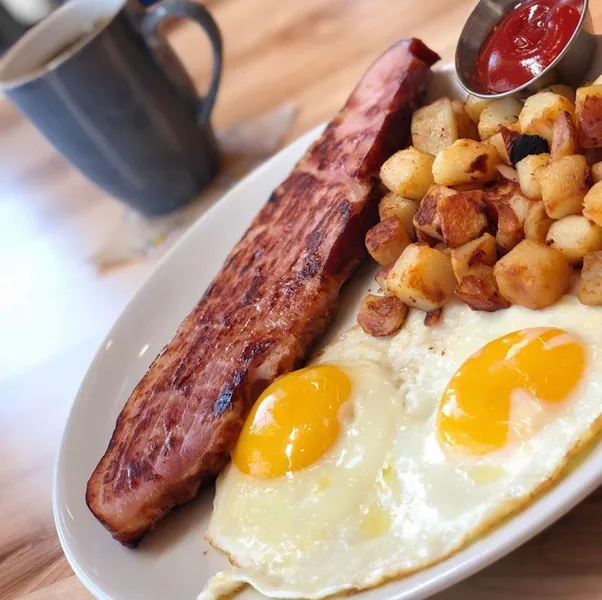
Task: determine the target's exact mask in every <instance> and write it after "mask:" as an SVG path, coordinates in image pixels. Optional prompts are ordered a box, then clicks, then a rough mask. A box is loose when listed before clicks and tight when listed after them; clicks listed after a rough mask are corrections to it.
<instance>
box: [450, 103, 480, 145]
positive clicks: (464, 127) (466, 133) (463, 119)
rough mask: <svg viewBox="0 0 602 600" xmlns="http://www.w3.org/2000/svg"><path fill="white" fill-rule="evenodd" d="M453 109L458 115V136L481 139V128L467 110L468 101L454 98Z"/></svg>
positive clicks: (456, 115)
mask: <svg viewBox="0 0 602 600" xmlns="http://www.w3.org/2000/svg"><path fill="white" fill-rule="evenodd" d="M452 109H453V111H454V115H455V117H456V126H457V127H458V137H459V138H464V139H468V140H478V139H479V129H478V127H477V125H476V123H474V122H473V121H472V119H471V118H470V117H469V116H468V113H467V112H466V103H465V102H462V101H460V100H452Z"/></svg>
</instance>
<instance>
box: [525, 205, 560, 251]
mask: <svg viewBox="0 0 602 600" xmlns="http://www.w3.org/2000/svg"><path fill="white" fill-rule="evenodd" d="M553 222H554V219H550V217H548V213H547V212H546V207H545V206H544V203H543V202H541V201H540V202H533V203H532V204H531V206H530V208H529V211H528V212H527V216H526V217H525V223H524V225H523V229H524V231H525V239H527V240H532V241H534V242H539V243H540V244H545V242H546V237H547V235H548V230H549V229H550V225H552V223H553Z"/></svg>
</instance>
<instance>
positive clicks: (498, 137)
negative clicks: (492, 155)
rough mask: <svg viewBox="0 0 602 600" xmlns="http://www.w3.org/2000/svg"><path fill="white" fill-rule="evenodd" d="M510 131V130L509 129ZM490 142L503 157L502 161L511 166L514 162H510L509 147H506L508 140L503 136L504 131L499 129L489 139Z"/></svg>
mask: <svg viewBox="0 0 602 600" xmlns="http://www.w3.org/2000/svg"><path fill="white" fill-rule="evenodd" d="M508 131H510V130H509V129H508ZM487 143H488V144H491V145H492V146H493V147H494V148H495V149H496V150H497V153H498V154H499V155H500V158H501V159H502V162H503V163H504V164H506V165H508V166H510V165H511V164H512V163H511V162H510V156H509V155H508V148H507V147H506V142H505V141H504V137H503V136H502V132H501V131H498V132H497V133H494V134H493V135H492V136H491V137H490V138H489V139H488V140H487Z"/></svg>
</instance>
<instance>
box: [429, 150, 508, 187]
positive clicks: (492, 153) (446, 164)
mask: <svg viewBox="0 0 602 600" xmlns="http://www.w3.org/2000/svg"><path fill="white" fill-rule="evenodd" d="M500 162H501V158H500V155H499V154H498V152H497V150H496V149H495V148H494V147H493V146H492V145H491V144H487V143H484V142H475V141H474V140H457V141H456V142H454V143H453V144H452V145H451V146H448V147H447V148H444V149H443V150H441V152H439V154H437V156H436V157H435V160H434V162H433V178H434V180H435V183H437V184H439V185H446V186H454V185H462V184H467V183H475V182H482V183H483V182H486V181H493V180H494V179H495V178H496V175H497V170H496V168H495V167H496V166H497V165H498V164H499V163H500Z"/></svg>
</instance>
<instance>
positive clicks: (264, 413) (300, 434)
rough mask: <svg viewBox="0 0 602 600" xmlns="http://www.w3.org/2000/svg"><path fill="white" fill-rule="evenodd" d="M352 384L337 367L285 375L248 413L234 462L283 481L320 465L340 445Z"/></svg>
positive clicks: (247, 470) (243, 468)
mask: <svg viewBox="0 0 602 600" xmlns="http://www.w3.org/2000/svg"><path fill="white" fill-rule="evenodd" d="M350 394H351V383H350V381H349V378H348V377H347V375H346V374H345V372H344V371H342V370H341V369H340V368H338V367H335V366H333V365H319V366H315V367H308V368H306V369H301V370H300V371H295V372H293V373H289V374H288V375H284V376H283V377H281V378H280V379H277V380H276V381H275V382H274V383H272V384H271V385H270V386H269V387H268V388H267V389H266V390H265V391H264V392H263V394H262V395H261V396H260V397H259V399H258V400H257V402H256V403H255V405H254V406H253V409H252V410H251V413H250V414H249V416H248V418H247V420H246V422H245V424H244V427H243V430H242V433H241V435H240V437H239V439H238V444H237V445H236V448H235V449H234V453H233V455H232V459H233V461H234V463H235V465H236V466H237V467H238V468H239V469H240V470H241V471H242V472H243V473H247V474H249V475H252V476H254V477H260V478H270V477H280V476H282V475H285V474H286V473H289V472H291V471H298V470H300V469H303V468H305V467H308V466H309V465H311V464H312V463H314V462H315V461H317V460H318V459H319V458H320V457H321V456H322V455H323V454H324V453H325V452H326V451H327V450H328V449H329V448H330V447H331V446H332V445H333V444H334V443H335V441H336V439H337V437H338V435H339V431H340V425H339V421H338V418H337V414H338V412H339V409H340V407H341V405H342V404H343V403H344V402H346V401H347V400H348V399H349V396H350Z"/></svg>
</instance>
